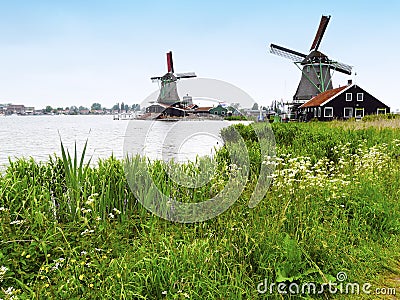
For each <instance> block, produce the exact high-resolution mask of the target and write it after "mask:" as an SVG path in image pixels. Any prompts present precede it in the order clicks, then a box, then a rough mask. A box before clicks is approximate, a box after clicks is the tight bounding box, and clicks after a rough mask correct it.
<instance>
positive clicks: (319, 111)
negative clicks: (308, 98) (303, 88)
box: [318, 107, 321, 118]
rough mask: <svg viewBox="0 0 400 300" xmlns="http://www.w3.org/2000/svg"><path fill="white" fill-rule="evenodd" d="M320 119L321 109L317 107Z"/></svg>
mask: <svg viewBox="0 0 400 300" xmlns="http://www.w3.org/2000/svg"><path fill="white" fill-rule="evenodd" d="M319 117H321V107H318V118H319Z"/></svg>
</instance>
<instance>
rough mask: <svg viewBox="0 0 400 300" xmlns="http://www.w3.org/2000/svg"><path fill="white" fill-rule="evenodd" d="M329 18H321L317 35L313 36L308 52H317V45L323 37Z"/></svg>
mask: <svg viewBox="0 0 400 300" xmlns="http://www.w3.org/2000/svg"><path fill="white" fill-rule="evenodd" d="M330 18H331V16H322V17H321V21H320V23H319V27H318V30H317V33H316V35H315V38H314V41H313V43H312V45H311V48H310V51H313V50H318V48H319V45H320V44H321V41H322V37H323V36H324V33H325V30H326V27H327V26H328V23H329V20H330Z"/></svg>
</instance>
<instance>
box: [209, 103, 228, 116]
mask: <svg viewBox="0 0 400 300" xmlns="http://www.w3.org/2000/svg"><path fill="white" fill-rule="evenodd" d="M209 112H210V114H212V115H217V116H220V117H226V116H227V114H228V109H227V108H225V107H223V106H222V105H218V106H216V107H213V108H211V109H210V110H209Z"/></svg>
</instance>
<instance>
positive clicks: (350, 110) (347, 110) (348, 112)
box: [343, 107, 353, 118]
mask: <svg viewBox="0 0 400 300" xmlns="http://www.w3.org/2000/svg"><path fill="white" fill-rule="evenodd" d="M343 116H344V117H345V118H352V117H353V108H352V107H345V108H344V113H343Z"/></svg>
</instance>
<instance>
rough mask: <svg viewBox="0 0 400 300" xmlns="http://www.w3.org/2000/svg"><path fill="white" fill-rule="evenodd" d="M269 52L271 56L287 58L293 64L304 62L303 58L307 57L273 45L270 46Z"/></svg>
mask: <svg viewBox="0 0 400 300" xmlns="http://www.w3.org/2000/svg"><path fill="white" fill-rule="evenodd" d="M270 52H271V53H272V54H275V55H278V56H282V57H285V58H288V59H290V60H292V61H294V62H301V61H303V60H304V58H306V57H307V55H305V54H303V53H300V52H297V51H293V50H290V49H287V48H285V47H282V46H278V45H275V44H271V46H270Z"/></svg>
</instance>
